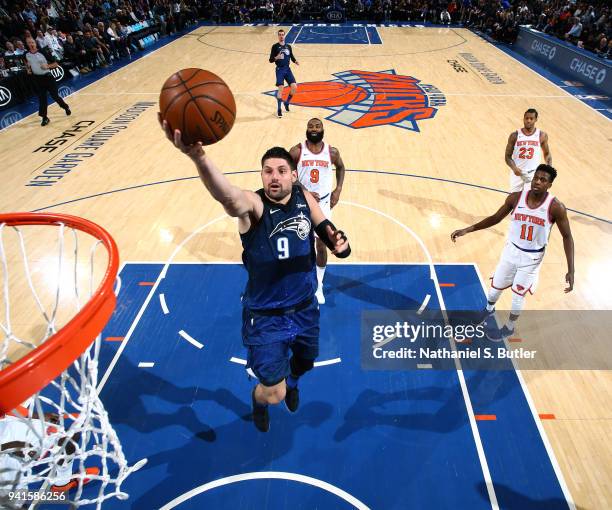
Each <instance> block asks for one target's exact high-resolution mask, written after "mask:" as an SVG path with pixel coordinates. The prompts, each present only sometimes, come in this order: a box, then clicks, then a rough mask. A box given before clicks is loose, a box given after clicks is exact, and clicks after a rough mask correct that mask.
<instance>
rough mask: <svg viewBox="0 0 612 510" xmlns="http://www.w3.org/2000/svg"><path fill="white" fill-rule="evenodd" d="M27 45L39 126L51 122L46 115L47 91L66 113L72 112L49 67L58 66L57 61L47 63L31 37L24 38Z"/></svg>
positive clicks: (27, 58) (27, 57) (27, 56)
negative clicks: (36, 95) (40, 119)
mask: <svg viewBox="0 0 612 510" xmlns="http://www.w3.org/2000/svg"><path fill="white" fill-rule="evenodd" d="M26 44H27V45H28V50H29V51H28V53H26V60H27V61H28V69H29V70H30V72H31V73H32V76H33V77H34V84H35V85H36V92H37V93H38V115H40V116H41V117H42V122H41V123H40V125H41V126H46V125H47V124H49V122H51V121H50V120H49V117H47V92H48V93H49V94H51V97H52V98H53V99H55V101H57V104H58V105H60V106H61V107H62V108H63V109H64V111H65V112H66V115H70V114H71V113H72V112H71V111H70V108H69V107H68V105H67V104H66V102H65V101H64V100H63V99H62V98H61V97H60V95H59V93H58V90H57V83H56V82H55V78H54V77H53V75H52V74H51V69H54V68H56V67H59V64H58V63H57V62H52V63H50V64H49V63H48V62H47V59H46V58H45V56H44V55H43V54H42V53H41V52H39V51H38V48H37V47H36V41H35V40H34V39H32V38H28V39H27V40H26Z"/></svg>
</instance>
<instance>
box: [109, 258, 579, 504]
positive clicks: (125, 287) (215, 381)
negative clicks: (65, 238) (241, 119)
mask: <svg viewBox="0 0 612 510" xmlns="http://www.w3.org/2000/svg"><path fill="white" fill-rule="evenodd" d="M161 269H162V265H161V264H127V265H126V266H125V267H124V268H123V269H122V271H121V280H122V287H121V291H120V293H119V296H118V305H117V311H116V313H115V315H114V316H113V318H112V319H111V321H110V323H109V324H108V326H107V328H106V329H105V331H104V333H103V337H109V336H113V337H118V336H126V334H127V333H128V331H129V329H130V327H131V325H132V323H133V321H134V319H135V318H136V317H137V315H138V313H139V311H140V310H141V308H142V307H143V305H144V303H145V301H146V299H147V296H148V295H149V293H150V292H152V287H151V286H143V285H140V284H139V283H140V282H155V281H156V280H157V278H158V276H159V274H160V271H161ZM436 272H437V275H438V279H439V281H440V282H447V283H454V284H455V287H443V288H442V296H443V299H444V301H445V303H446V306H447V308H448V309H478V308H481V307H482V306H483V304H484V294H483V290H482V286H481V284H480V281H479V279H478V276H477V273H476V271H475V268H474V267H473V266H472V265H440V266H436ZM245 281H246V272H245V271H244V269H243V268H242V266H241V265H237V264H175V265H172V266H171V267H170V268H169V270H168V273H167V275H166V277H165V278H164V279H162V280H161V282H160V284H159V286H158V288H157V289H155V293H154V295H153V296H152V298H151V300H150V301H149V302H148V304H147V306H146V308H145V309H144V313H143V314H142V317H141V318H140V320H139V321H138V323H137V325H136V327H135V328H134V330H133V333H132V335H131V337H130V338H129V340H128V343H127V344H126V346H125V350H124V351H123V353H122V354H121V356H120V357H119V359H118V361H117V364H116V366H115V367H114V369H113V371H112V373H111V375H110V378H109V379H108V381H107V383H106V385H105V386H104V389H103V390H102V393H101V397H102V399H103V401H104V403H105V405H106V408H107V410H108V412H109V414H110V418H111V422H112V423H113V424H114V425H115V427H116V430H117V433H118V435H119V438H120V439H121V442H122V444H123V446H124V450H125V453H126V455H127V457H128V459H129V460H130V461H131V463H134V462H136V461H137V460H139V459H140V458H143V457H147V458H148V459H149V462H148V464H147V465H146V466H144V467H143V468H142V469H141V470H140V471H138V472H136V473H134V474H133V475H131V476H130V477H129V478H128V479H127V481H126V482H125V483H124V485H123V489H124V490H125V491H126V492H128V493H129V494H130V499H129V500H128V501H127V502H122V501H119V500H116V499H112V500H109V501H107V502H106V503H105V505H104V507H105V508H113V509H114V508H117V509H119V508H133V509H143V510H144V509H147V510H148V509H152V508H160V507H161V506H162V505H163V504H166V503H168V502H170V501H171V500H173V499H174V498H176V497H178V496H180V495H182V494H184V493H186V492H188V491H191V490H193V489H197V488H198V487H201V486H203V485H204V484H207V483H209V482H212V481H215V480H219V479H222V478H224V477H228V476H233V475H240V474H243V473H260V474H259V475H247V476H245V478H247V479H246V480H243V481H236V482H235V483H231V484H225V485H223V484H221V486H219V487H216V488H211V489H210V490H205V491H204V492H201V493H200V494H197V495H193V496H192V497H191V498H190V499H187V500H186V501H185V502H184V503H182V504H180V505H179V506H177V507H176V508H180V509H202V508H206V509H216V508H232V509H245V510H246V509H253V510H254V509H262V508H266V509H281V508H291V509H292V510H294V509H295V510H297V509H312V508H320V509H344V508H347V509H348V508H354V505H353V504H351V503H350V502H348V501H347V498H345V499H343V495H344V496H346V495H347V494H348V495H351V496H352V497H353V498H356V499H357V500H358V501H360V502H361V503H362V504H363V505H365V507H369V508H372V509H384V510H389V509H406V508H422V509H433V508H435V509H446V508H469V509H486V508H491V503H490V501H489V498H488V495H487V491H486V487H485V480H484V475H483V471H482V468H481V465H480V462H479V459H478V455H477V451H476V443H475V441H474V436H473V434H472V430H471V428H470V424H469V421H468V414H467V410H466V405H465V402H464V398H463V395H462V392H461V389H460V386H459V379H458V374H457V372H456V371H426V370H425V371H364V370H362V369H361V367H360V353H359V348H360V347H359V346H360V341H359V339H360V331H359V328H360V322H361V321H360V314H361V311H363V310H383V309H417V308H418V307H419V306H420V305H421V303H422V302H423V300H424V298H425V296H426V295H427V294H430V295H431V300H430V302H429V304H428V308H431V309H439V308H440V303H439V302H438V299H437V297H436V291H435V288H434V286H433V282H432V280H431V279H430V278H429V267H428V266H424V265H390V266H386V265H348V264H347V265H332V266H330V267H329V268H328V270H327V273H326V275H325V286H326V298H327V303H326V304H325V305H324V306H322V309H321V339H320V342H321V355H320V357H319V361H324V360H332V359H334V358H338V357H339V358H341V362H340V363H335V364H330V365H327V366H320V367H316V368H315V369H314V370H313V371H312V372H310V373H308V374H307V375H306V376H304V378H302V379H301V381H300V399H301V403H300V408H299V410H298V411H297V413H295V414H290V413H289V412H288V411H287V410H286V409H285V407H284V406H282V405H281V406H274V407H272V408H271V409H270V417H271V429H270V432H269V433H267V434H262V433H260V432H258V431H257V430H256V429H255V427H254V426H253V424H252V422H251V421H250V409H251V395H250V392H251V389H252V387H253V386H254V384H255V381H254V380H249V378H248V376H247V375H246V373H245V371H244V367H243V366H242V365H240V364H237V363H233V362H231V361H230V359H231V358H232V357H235V358H242V359H244V358H245V357H246V356H245V351H244V348H243V347H242V342H241V338H240V299H239V298H240V292H241V290H242V289H243V287H244V283H245ZM160 294H164V296H165V302H166V304H167V307H168V310H169V313H168V314H164V313H163V311H162V307H161V305H160V298H159V296H160ZM181 330H183V331H184V332H185V333H187V334H188V335H190V336H191V337H192V338H194V339H195V340H197V341H198V342H200V343H202V344H203V346H204V347H203V348H202V349H198V348H197V347H195V346H194V345H192V344H191V343H189V342H188V341H187V340H185V339H184V338H182V337H181V336H180V335H179V331H181ZM119 347H120V344H119V343H118V342H104V345H103V352H102V354H101V366H100V374H104V373H105V372H106V369H107V367H108V366H109V363H110V361H111V359H112V357H113V356H114V354H115V353H116V352H117V350H118V349H119ZM139 362H154V363H155V366H154V367H152V368H138V363H139ZM465 376H466V381H467V387H468V392H469V394H470V398H471V400H472V404H473V407H474V412H475V414H496V415H497V421H490V422H477V426H478V429H479V431H480V435H481V438H482V442H483V447H484V452H485V455H486V458H487V461H488V463H489V467H490V471H491V475H492V479H493V482H494V487H495V490H496V494H497V498H498V501H499V503H500V508H507V509H515V508H516V509H521V510H523V509H529V508H547V509H548V508H567V504H566V503H565V500H564V497H563V494H562V491H561V488H560V485H559V482H558V481H557V478H556V475H555V472H554V470H553V467H552V465H551V461H550V460H549V458H548V455H547V453H546V450H545V448H544V445H543V443H542V439H541V438H540V435H539V433H538V430H537V427H536V424H535V421H534V419H533V417H532V414H531V411H530V409H529V407H528V405H527V402H526V399H525V396H524V394H523V391H522V389H521V386H520V385H519V382H518V379H517V376H516V373H515V372H513V371H507V372H488V373H487V372H466V373H465ZM262 472H280V473H289V474H293V475H294V476H295V475H303V476H305V477H309V478H308V479H307V480H313V479H314V480H315V481H314V482H312V483H309V482H307V481H304V480H286V479H271V478H261V479H257V480H253V479H248V478H251V477H252V476H259V477H265V476H267V475H265V474H261V473H262ZM279 476H285V475H279ZM287 476H288V475H287ZM316 480H319V481H320V482H325V483H327V484H331V486H334V487H336V488H337V489H338V490H334V489H333V488H332V489H329V487H327V486H325V485H324V484H321V483H320V482H316ZM328 489H329V490H328ZM342 491H344V492H342ZM349 501H350V499H349ZM543 505H544V506H543Z"/></svg>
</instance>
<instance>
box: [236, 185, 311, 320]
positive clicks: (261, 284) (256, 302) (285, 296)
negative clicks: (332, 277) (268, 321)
mask: <svg viewBox="0 0 612 510" xmlns="http://www.w3.org/2000/svg"><path fill="white" fill-rule="evenodd" d="M257 194H258V195H259V196H260V197H261V199H262V201H263V203H264V212H263V215H262V217H261V219H260V220H259V223H258V224H257V225H254V226H252V227H251V230H249V231H248V232H247V233H245V234H240V240H241V241H242V247H243V248H244V251H243V252H242V261H243V263H244V266H245V267H246V270H247V272H248V273H249V280H248V282H247V285H246V290H245V292H244V296H243V304H244V305H245V306H246V307H248V308H250V309H253V310H257V309H260V310H261V309H270V308H285V307H291V306H293V305H296V304H298V303H301V302H302V301H305V300H307V299H309V298H312V297H313V295H314V292H315V289H316V287H317V283H316V280H317V278H316V271H315V250H314V227H313V225H312V223H311V220H310V208H309V207H308V203H307V202H306V198H305V197H304V193H303V192H302V189H301V188H300V187H299V186H293V189H292V191H291V199H290V200H289V202H288V203H287V204H286V205H281V204H277V203H274V202H271V201H270V200H268V198H267V197H266V195H265V193H264V191H263V189H260V190H258V191H257Z"/></svg>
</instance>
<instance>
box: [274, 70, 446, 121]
mask: <svg viewBox="0 0 612 510" xmlns="http://www.w3.org/2000/svg"><path fill="white" fill-rule="evenodd" d="M334 76H335V77H336V79H334V80H330V81H311V82H306V83H300V84H298V89H297V93H296V94H295V95H294V96H293V98H292V100H291V104H295V105H299V106H309V107H316V108H327V109H328V110H333V111H334V113H333V114H331V115H330V116H329V117H326V118H327V120H331V121H333V122H337V123H338V124H342V125H344V126H347V127H351V128H354V129H361V128H368V127H376V126H387V125H392V126H396V127H400V128H403V129H409V130H411V131H417V132H418V131H419V126H418V122H419V121H422V120H427V119H431V118H433V117H434V116H435V115H436V112H437V111H438V108H439V107H440V106H444V105H445V104H446V97H444V94H442V92H441V91H440V90H439V89H438V88H436V87H434V86H433V85H427V84H424V83H421V81H420V80H418V79H417V78H414V77H412V76H403V75H399V74H396V73H395V71H394V70H393V69H389V70H387V71H378V72H372V71H355V70H353V71H343V72H341V73H334ZM264 93H265V94H268V95H270V96H275V95H276V91H274V90H273V91H269V92H264ZM288 94H289V88H288V87H285V90H284V91H283V100H285V99H286V98H287V95H288Z"/></svg>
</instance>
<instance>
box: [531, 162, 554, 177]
mask: <svg viewBox="0 0 612 510" xmlns="http://www.w3.org/2000/svg"><path fill="white" fill-rule="evenodd" d="M536 172H546V173H547V174H548V176H549V178H550V179H549V180H550V182H553V181H554V180H555V179H556V178H557V170H555V169H554V168H553V167H552V166H550V165H546V164H544V163H542V164H541V165H538V168H536Z"/></svg>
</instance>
